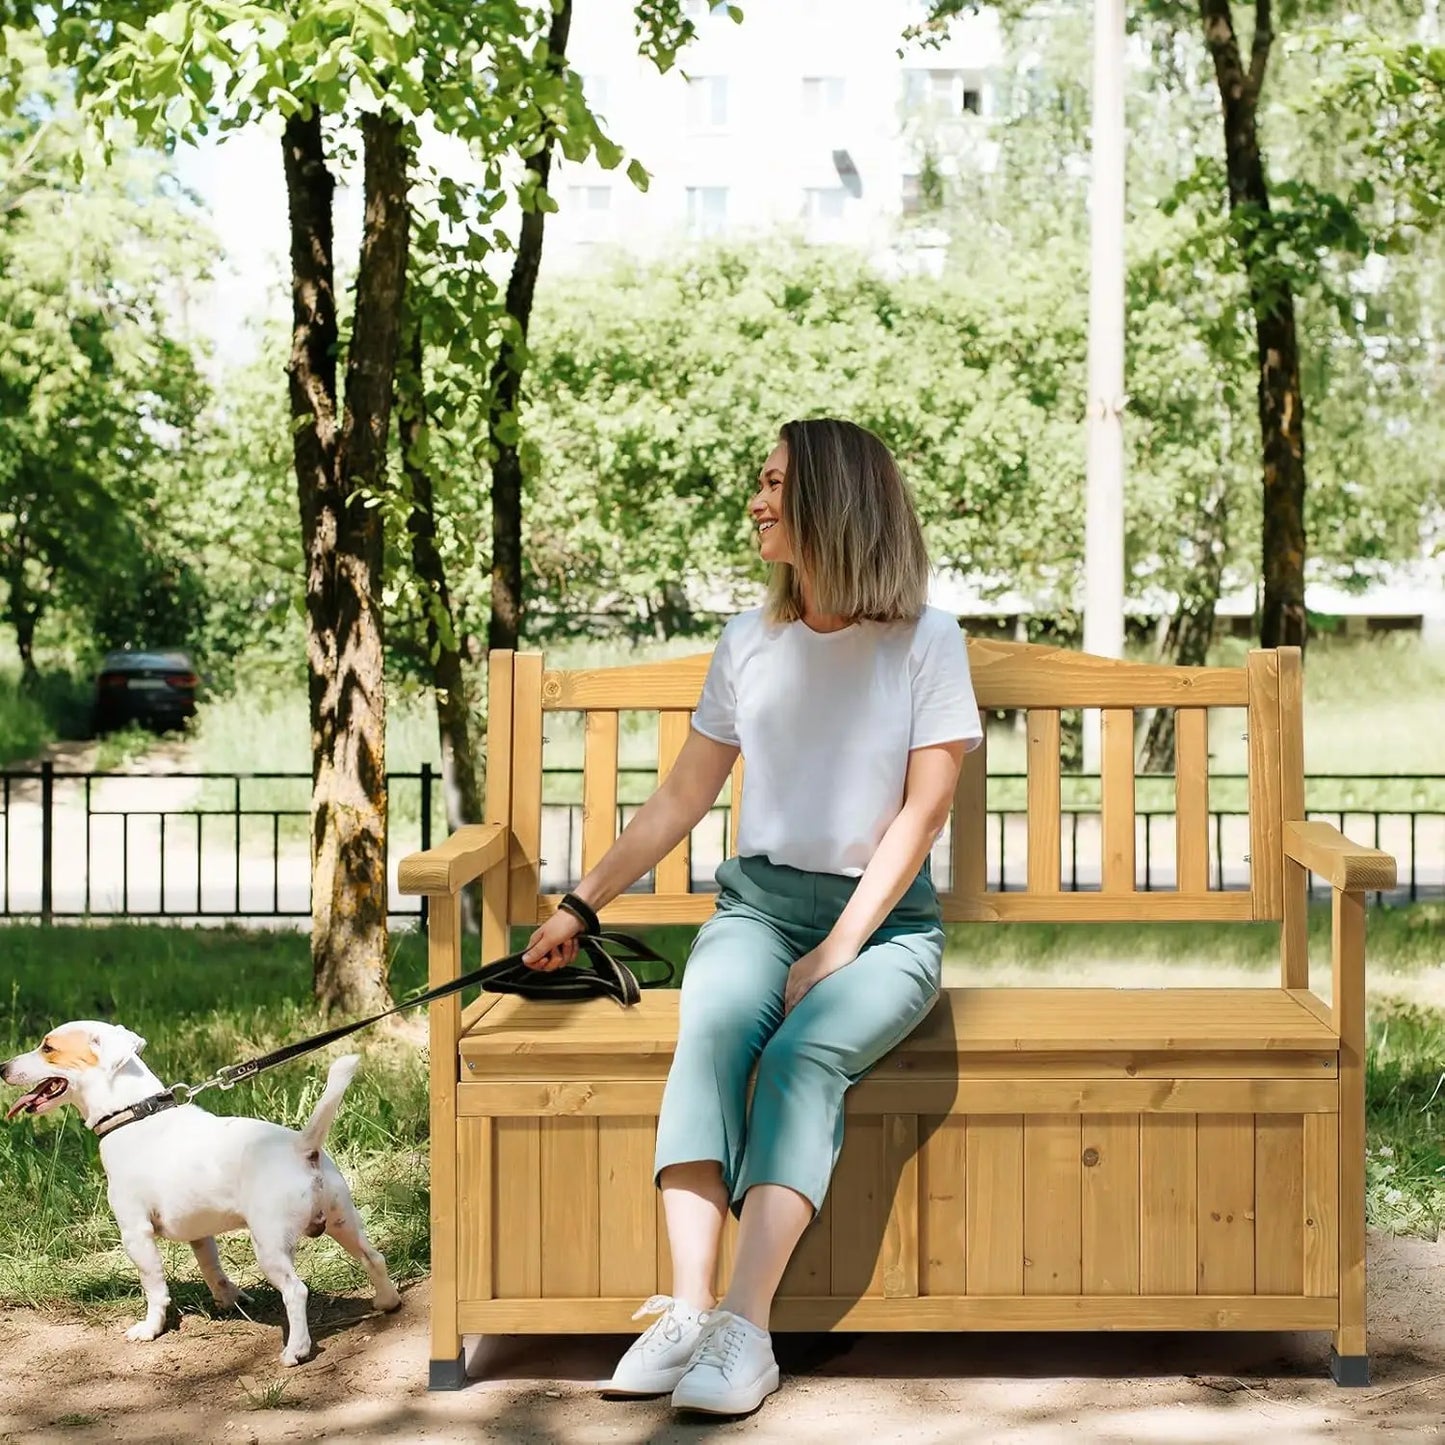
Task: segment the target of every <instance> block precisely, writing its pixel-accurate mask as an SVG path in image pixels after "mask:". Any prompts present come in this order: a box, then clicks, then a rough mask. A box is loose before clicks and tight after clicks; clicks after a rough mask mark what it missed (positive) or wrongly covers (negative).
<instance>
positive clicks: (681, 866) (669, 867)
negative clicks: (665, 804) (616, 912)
mask: <svg viewBox="0 0 1445 1445" xmlns="http://www.w3.org/2000/svg"><path fill="white" fill-rule="evenodd" d="M691 730H692V714H691V713H689V712H687V711H685V710H684V711H680V712H665V713H662V714H661V715H660V716H659V717H658V720H657V781H658V784H659V785H661V784H662V782H663V781H664V780H665V779H666V778H667V776H668V774H669V773H671V772H672V770H673V767H674V766H675V765H676V763H677V759H678V755H679V754H680V753H681V752H682V749H683V744H684V743H686V742H687V735H688V733H689V732H690V731H691ZM691 868H692V840H691V838H684V839H683V840H682V842H680V843H679V844H678V845H677V847H676V848H674V849H673V850H672V852H670V853H669V854H668V855H667V856H666V857H665V858H663V859H661V861H659V863H658V865H657V885H656V886H657V891H658V892H659V893H686V892H687V891H688V889H689V888H690V887H691Z"/></svg>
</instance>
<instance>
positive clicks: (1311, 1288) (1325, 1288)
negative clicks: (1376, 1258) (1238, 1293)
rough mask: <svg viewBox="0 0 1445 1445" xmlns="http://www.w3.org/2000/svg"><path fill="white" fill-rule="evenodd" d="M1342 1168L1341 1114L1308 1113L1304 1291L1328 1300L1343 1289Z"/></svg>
mask: <svg viewBox="0 0 1445 1445" xmlns="http://www.w3.org/2000/svg"><path fill="white" fill-rule="evenodd" d="M1339 1167H1340V1120H1339V1115H1338V1114H1306V1115H1305V1127H1304V1181H1305V1182H1304V1188H1305V1194H1304V1226H1305V1238H1304V1256H1305V1288H1304V1292H1305V1293H1306V1294H1307V1295H1317V1296H1322V1297H1324V1298H1325V1299H1329V1298H1331V1297H1333V1296H1334V1295H1336V1294H1338V1293H1339V1289H1340V1229H1339V1220H1340V1214H1339V1210H1340V1174H1339Z"/></svg>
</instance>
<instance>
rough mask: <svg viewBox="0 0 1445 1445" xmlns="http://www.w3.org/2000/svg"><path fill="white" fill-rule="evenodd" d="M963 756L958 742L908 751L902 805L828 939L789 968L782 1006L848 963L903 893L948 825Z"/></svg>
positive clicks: (796, 999)
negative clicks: (940, 833) (949, 811)
mask: <svg viewBox="0 0 1445 1445" xmlns="http://www.w3.org/2000/svg"><path fill="white" fill-rule="evenodd" d="M963 753H964V743H963V742H962V741H958V742H948V743H936V744H934V745H932V746H929V747H922V748H915V749H914V750H913V751H912V752H911V753H909V755H908V772H907V774H906V776H905V780H904V785H903V807H902V808H901V809H899V812H898V815H897V817H895V818H894V820H893V821H892V822H891V823H890V824H889V825H888V828H887V831H886V832H885V833H884V834H883V838H882V841H881V842H880V843H879V844H878V848H877V850H876V851H875V852H874V854H873V856H872V858H870V859H869V860H868V866H867V867H866V868H865V869H864V870H863V876H862V877H861V878H860V879H859V880H858V886H857V887H856V888H855V889H854V890H853V896H852V897H851V898H850V899H849V900H848V905H847V907H845V908H844V909H843V911H842V913H841V914H839V916H838V921H837V922H836V923H835V924H834V925H833V927H832V929H831V930H830V932H829V934H828V936H827V937H826V938H825V939H824V940H823V942H822V943H820V944H819V945H818V947H817V948H815V949H814V950H813V951H812V952H811V953H807V954H804V955H803V957H802V958H800V959H799V960H798V962H797V963H795V964H794V965H793V968H792V971H791V972H790V974H789V976H788V985H787V990H786V992H785V995H784V998H785V1008H788V1009H791V1008H792V1007H793V1006H794V1005H795V1004H796V1003H797V1002H798V1000H799V999H801V998H802V997H803V995H804V994H805V993H807V991H808V990H809V989H810V988H812V986H813V985H814V984H815V983H817V982H818V980H819V979H822V978H826V977H827V976H828V975H829V974H830V973H833V972H835V971H836V970H837V969H840V968H842V967H844V966H845V965H846V964H850V963H852V962H853V960H854V959H855V958H857V957H858V955H859V953H860V952H861V951H862V949H863V945H864V944H865V943H867V942H868V940H869V939H870V938H871V937H872V936H873V933H874V930H875V929H877V927H878V925H879V924H880V923H882V922H883V920H884V919H885V918H887V917H888V915H889V914H890V913H891V912H892V911H893V906H894V904H896V903H897V902H898V900H899V899H900V898H902V897H903V895H904V894H905V893H906V892H907V891H908V889H909V887H910V885H911V884H912V883H913V880H914V879H915V878H916V877H917V876H918V870H919V869H920V868H922V867H923V860H924V859H925V858H926V857H927V856H928V853H929V850H930V849H931V848H932V847H933V844H934V840H935V839H936V838H937V837H938V834H939V831H940V830H941V829H942V827H943V825H944V823H946V822H947V821H948V810H949V808H950V807H951V806H952V803H953V794H954V789H955V788H956V787H957V785H958V774H959V769H960V768H961V767H962V765H963Z"/></svg>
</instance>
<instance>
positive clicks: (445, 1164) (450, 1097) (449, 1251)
mask: <svg viewBox="0 0 1445 1445" xmlns="http://www.w3.org/2000/svg"><path fill="white" fill-rule="evenodd" d="M461 948H462V917H461V897H460V895H459V894H456V893H449V894H446V895H445V896H441V897H436V898H433V899H432V900H431V909H430V912H429V913H428V915H427V983H428V985H429V986H431V987H436V986H438V985H440V984H443V983H449V982H450V981H451V980H452V979H454V978H456V977H457V975H458V974H459V973H460V972H461ZM427 1013H428V1020H427V1039H428V1046H429V1050H430V1055H431V1061H430V1066H429V1067H430V1075H431V1080H430V1082H431V1108H430V1130H431V1133H430V1138H431V1151H430V1158H431V1163H430V1169H431V1183H430V1196H431V1272H432V1307H431V1358H432V1359H433V1360H455V1359H456V1358H457V1356H458V1355H459V1354H460V1353H461V1348H462V1342H461V1334H460V1331H459V1328H458V1325H457V1304H458V1293H457V1290H458V1277H457V1263H458V1262H457V1148H458V1140H457V1127H458V1125H457V1107H458V1103H457V1064H456V1054H457V1046H458V1040H459V1038H460V1035H461V1004H460V1001H459V998H458V995H456V994H452V995H451V996H450V997H449V998H443V999H438V1000H436V1001H435V1002H433V1003H430V1004H428V1005H427Z"/></svg>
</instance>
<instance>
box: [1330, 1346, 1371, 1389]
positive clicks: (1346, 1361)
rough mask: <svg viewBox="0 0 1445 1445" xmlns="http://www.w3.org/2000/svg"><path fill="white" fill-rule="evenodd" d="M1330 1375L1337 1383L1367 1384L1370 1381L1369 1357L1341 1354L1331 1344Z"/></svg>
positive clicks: (1350, 1384)
mask: <svg viewBox="0 0 1445 1445" xmlns="http://www.w3.org/2000/svg"><path fill="white" fill-rule="evenodd" d="M1330 1377H1331V1378H1332V1379H1333V1380H1334V1382H1335V1384H1337V1385H1343V1386H1362V1385H1368V1384H1369V1383H1370V1357H1369V1356H1368V1355H1342V1354H1340V1352H1339V1351H1338V1350H1337V1349H1335V1348H1334V1347H1333V1346H1331V1348H1330Z"/></svg>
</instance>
